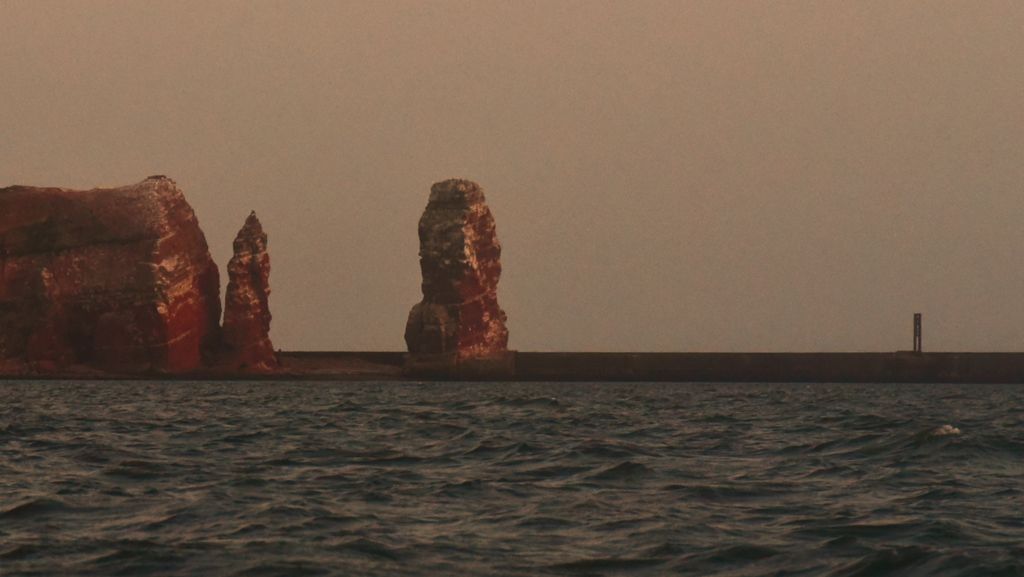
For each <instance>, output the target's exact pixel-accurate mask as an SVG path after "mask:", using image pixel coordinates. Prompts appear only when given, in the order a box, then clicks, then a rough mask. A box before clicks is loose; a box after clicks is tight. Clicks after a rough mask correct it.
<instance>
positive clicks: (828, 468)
mask: <svg viewBox="0 0 1024 577" xmlns="http://www.w3.org/2000/svg"><path fill="white" fill-rule="evenodd" d="M0 575H3V576H4V577H15V576H23V575H24V576H28V575H37V576H53V575H96V576H118V575H153V576H173V575H203V576H205V575H214V576H220V575H227V576H231V575H238V576H276V575H281V576H302V575H339V576H342V575H344V576H363V575H371V576H372V575H388V576H392V575H398V576H401V575H445V576H449V575H454V576H460V577H466V576H476V575H481V576H485V575H486V576H491V575H499V576H500V575H508V576H538V575H539V576H543V575H572V576H584V575H631V576H636V575H722V576H725V575H728V576H769V575H771V576H785V575H800V576H843V577H852V576H876V575H900V576H917V575H921V576H924V575H928V576H1000V575H1005V576H1009V575H1024V387H1019V386H1002V385H1000V386H994V385H927V384H922V385H906V384H900V385H896V384H890V385H886V384H865V385H858V384H827V383H818V384H720V383H719V384H671V383H432V382H423V383H418V382H394V383H388V382H373V383H370V382H266V381H264V382H159V381H139V382H59V381H47V382H18V381H4V382H0Z"/></svg>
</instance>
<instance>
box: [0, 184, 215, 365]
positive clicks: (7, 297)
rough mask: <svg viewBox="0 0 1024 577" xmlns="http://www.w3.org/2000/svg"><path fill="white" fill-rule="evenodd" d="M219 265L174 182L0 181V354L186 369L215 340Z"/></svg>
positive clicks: (23, 359)
mask: <svg viewBox="0 0 1024 577" xmlns="http://www.w3.org/2000/svg"><path fill="white" fill-rule="evenodd" d="M219 282H220V281H219V276H218V273H217V267H216V265H215V264H214V262H213V260H212V259H211V258H210V253H209V250H208V248H207V245H206V239H205V237H204V236H203V233H202V231H201V230H200V229H199V224H198V222H197V221H196V217H195V214H194V213H193V211H192V208H191V207H190V206H189V204H188V202H187V201H186V200H185V197H184V196H183V194H182V192H181V190H179V189H178V188H177V186H176V185H175V183H174V181H172V180H170V179H168V178H166V177H163V176H154V177H150V178H147V179H146V180H144V181H143V182H140V183H138V184H135V185H132V186H125V187H121V188H114V189H96V190H89V191H74V190H67V189H60V188H33V187H26V186H13V187H9V188H3V189H0V364H2V365H5V366H11V365H12V363H27V365H28V366H29V367H31V368H33V369H35V370H37V371H41V372H46V371H52V370H58V369H61V368H64V367H68V366H71V365H86V366H91V367H97V368H101V369H104V370H108V371H113V372H144V371H160V372H185V371H191V370H195V369H197V368H200V367H201V366H203V365H204V363H205V362H207V361H208V360H209V355H210V353H211V352H212V351H213V349H214V348H215V347H216V345H217V342H218V334H219V331H218V321H219V318H220V299H219Z"/></svg>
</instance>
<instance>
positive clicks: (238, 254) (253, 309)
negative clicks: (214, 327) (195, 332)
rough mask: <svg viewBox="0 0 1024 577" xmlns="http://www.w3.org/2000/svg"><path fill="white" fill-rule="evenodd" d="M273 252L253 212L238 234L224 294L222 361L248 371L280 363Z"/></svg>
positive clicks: (226, 365) (260, 369)
mask: <svg viewBox="0 0 1024 577" xmlns="http://www.w3.org/2000/svg"><path fill="white" fill-rule="evenodd" d="M269 298H270V255H268V254H267V234H266V233H265V232H263V225H262V224H260V219H258V218H256V213H255V212H253V213H252V214H250V215H249V218H247V219H246V221H245V225H244V226H243V227H242V229H241V230H240V231H238V236H236V237H235V243H234V256H232V257H231V262H229V263H228V288H227V292H226V293H225V297H224V329H223V339H224V349H223V354H222V357H221V362H220V364H221V365H222V366H224V367H227V368H232V369H241V370H247V371H270V370H273V369H275V368H277V367H278V361H277V355H275V354H274V346H273V344H271V342H270V319H271V316H270V306H269Z"/></svg>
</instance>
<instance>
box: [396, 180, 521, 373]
mask: <svg viewBox="0 0 1024 577" xmlns="http://www.w3.org/2000/svg"><path fill="white" fill-rule="evenodd" d="M419 238H420V270H421V272H422V274H423V284H422V289H423V300H422V301H420V302H419V303H418V304H416V305H415V306H413V308H412V311H410V313H409V320H408V323H406V327H405V342H406V345H407V346H408V348H409V356H408V359H407V362H406V368H407V371H408V372H409V373H412V374H432V375H436V376H464V377H477V376H480V377H486V376H501V375H504V374H506V373H509V372H511V371H512V363H513V358H514V357H513V355H511V354H510V353H509V352H508V329H506V327H505V320H506V317H505V312H504V311H503V310H501V307H500V306H498V298H497V289H498V279H499V278H500V277H501V260H500V259H501V244H500V243H499V242H498V238H497V236H496V235H495V230H494V217H493V216H492V215H491V211H490V209H489V208H488V207H487V204H486V203H485V201H484V192H483V189H481V188H480V186H479V185H477V184H476V183H474V182H471V181H468V180H457V179H453V180H446V181H444V182H439V183H437V184H434V185H433V186H432V187H431V189H430V200H429V202H428V204H427V208H426V210H425V211H424V212H423V216H422V217H421V218H420V222H419Z"/></svg>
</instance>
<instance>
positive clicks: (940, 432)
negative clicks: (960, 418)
mask: <svg viewBox="0 0 1024 577" xmlns="http://www.w3.org/2000/svg"><path fill="white" fill-rule="evenodd" d="M932 434H933V435H935V436H936V437H945V436H946V435H959V434H960V429H958V428H957V427H954V426H953V425H942V426H941V427H939V428H938V429H935V430H934V431H932Z"/></svg>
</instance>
